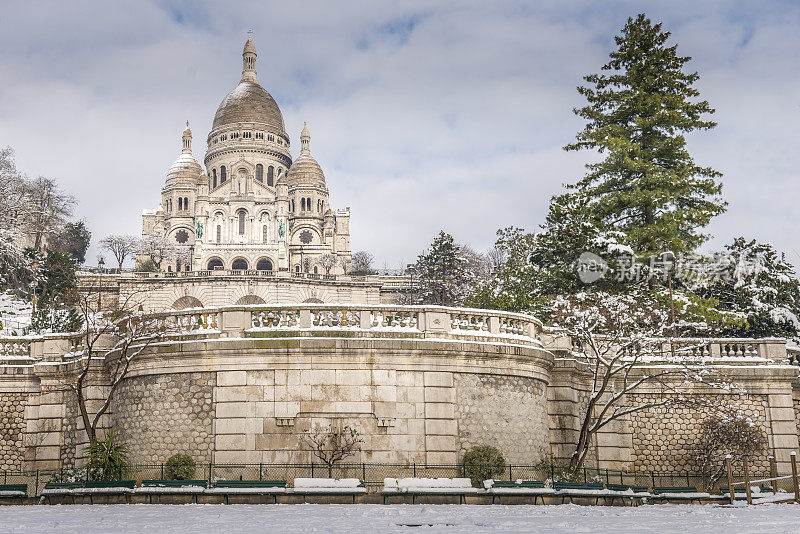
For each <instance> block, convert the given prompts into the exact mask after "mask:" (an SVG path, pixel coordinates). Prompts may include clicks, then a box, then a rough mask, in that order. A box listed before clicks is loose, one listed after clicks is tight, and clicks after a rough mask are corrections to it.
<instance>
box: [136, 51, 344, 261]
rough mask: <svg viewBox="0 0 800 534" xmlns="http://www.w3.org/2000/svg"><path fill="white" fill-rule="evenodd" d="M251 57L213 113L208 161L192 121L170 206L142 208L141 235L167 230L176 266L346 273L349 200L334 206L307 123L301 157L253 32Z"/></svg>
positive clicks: (164, 197)
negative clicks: (196, 147) (293, 150)
mask: <svg viewBox="0 0 800 534" xmlns="http://www.w3.org/2000/svg"><path fill="white" fill-rule="evenodd" d="M242 62H243V68H242V79H241V81H240V82H239V84H238V85H237V86H236V87H235V88H234V89H233V90H232V91H231V92H230V93H228V95H227V96H226V97H225V98H224V99H223V100H222V103H221V104H220V105H219V108H218V109H217V112H216V114H215V115H214V123H213V126H212V129H211V132H210V133H209V134H208V140H207V143H208V148H207V149H206V156H205V160H204V163H205V168H206V170H205V171H204V170H203V167H202V166H201V165H200V164H199V163H198V162H197V160H196V159H195V158H194V157H193V156H192V132H191V130H190V129H189V123H188V122H187V123H186V129H185V130H184V131H183V136H182V151H181V155H180V156H179V157H178V159H176V160H175V163H173V164H172V166H171V167H170V169H169V171H168V172H167V179H166V184H165V185H164V188H163V189H162V190H161V206H159V208H158V209H157V210H145V211H144V212H143V214H142V237H143V238H144V239H148V238H149V237H150V236H158V237H161V238H165V239H166V240H167V241H168V242H169V243H170V244H171V245H173V246H174V252H175V253H173V254H170V255H169V256H168V257H167V259H165V261H164V262H163V263H162V264H161V270H162V271H167V272H170V271H188V270H192V271H203V270H215V269H225V270H237V271H247V270H259V271H278V270H283V271H286V270H289V271H295V272H309V273H318V274H341V273H344V272H346V271H347V270H348V269H349V264H350V208H346V209H343V210H334V209H333V208H332V206H331V205H330V201H329V191H328V188H327V186H326V184H325V175H324V174H323V172H322V168H321V167H320V166H319V164H318V163H317V161H316V160H315V159H314V157H313V156H312V155H311V136H310V134H309V131H308V127H306V126H304V127H303V131H302V132H301V134H300V155H299V156H298V157H297V158H296V159H294V160H292V156H291V154H290V153H289V145H290V142H289V136H288V135H287V134H286V130H285V128H284V122H283V115H282V114H281V110H280V108H278V104H277V103H276V102H275V100H274V99H273V98H272V96H271V95H270V94H269V93H268V92H267V91H266V90H265V89H264V88H263V87H261V85H260V84H259V83H258V79H257V78H256V48H255V45H254V44H253V40H252V37H250V38H248V39H247V42H246V43H245V45H244V51H243V52H242ZM323 256H326V258H325V260H326V263H327V265H326V267H327V268H326V267H323V264H322V263H321V262H320V260H321V259H322V257H323ZM334 258H335V264H334V265H333V267H331V264H333V263H334ZM144 260H145V258H144V257H140V258H139V262H140V264H141V262H142V261H144Z"/></svg>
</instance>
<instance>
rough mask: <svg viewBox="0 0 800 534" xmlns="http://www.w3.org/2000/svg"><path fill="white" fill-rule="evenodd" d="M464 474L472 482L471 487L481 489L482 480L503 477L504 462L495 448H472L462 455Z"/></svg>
mask: <svg viewBox="0 0 800 534" xmlns="http://www.w3.org/2000/svg"><path fill="white" fill-rule="evenodd" d="M463 463H464V474H465V475H466V476H468V477H469V478H470V480H472V485H473V486H476V487H482V484H483V481H484V480H489V479H490V478H496V477H500V476H502V475H503V473H504V472H505V470H506V460H505V458H503V455H502V454H501V453H500V451H499V450H498V449H497V448H496V447H492V446H489V445H481V446H478V447H472V448H471V449H470V450H468V451H467V452H466V453H465V454H464V459H463Z"/></svg>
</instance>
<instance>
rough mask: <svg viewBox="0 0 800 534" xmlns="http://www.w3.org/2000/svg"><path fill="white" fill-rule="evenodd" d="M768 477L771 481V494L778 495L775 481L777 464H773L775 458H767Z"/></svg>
mask: <svg viewBox="0 0 800 534" xmlns="http://www.w3.org/2000/svg"><path fill="white" fill-rule="evenodd" d="M769 476H770V478H771V479H772V494H773V495H777V494H778V481H777V480H775V479H776V478H778V464H777V463H775V457H774V456H770V457H769Z"/></svg>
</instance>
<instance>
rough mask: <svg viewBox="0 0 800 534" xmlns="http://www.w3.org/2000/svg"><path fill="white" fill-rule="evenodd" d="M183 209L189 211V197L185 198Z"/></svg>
mask: <svg viewBox="0 0 800 534" xmlns="http://www.w3.org/2000/svg"><path fill="white" fill-rule="evenodd" d="M183 209H185V210H188V209H189V197H183Z"/></svg>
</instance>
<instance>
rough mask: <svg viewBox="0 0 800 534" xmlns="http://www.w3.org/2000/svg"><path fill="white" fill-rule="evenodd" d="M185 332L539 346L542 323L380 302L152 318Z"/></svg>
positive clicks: (485, 312)
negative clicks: (347, 333) (397, 335)
mask: <svg viewBox="0 0 800 534" xmlns="http://www.w3.org/2000/svg"><path fill="white" fill-rule="evenodd" d="M151 316H156V317H160V318H163V320H164V321H165V322H167V323H168V324H170V325H174V326H177V327H178V328H177V329H178V330H180V331H183V332H197V333H201V332H204V331H208V332H211V331H214V332H216V331H219V332H220V333H221V334H222V335H226V336H231V335H236V336H240V335H243V334H244V332H246V331H250V332H257V331H269V330H278V329H282V330H359V331H373V332H375V333H376V334H377V333H378V332H380V331H389V332H409V333H413V334H414V335H415V336H417V337H447V338H449V337H459V336H469V337H470V338H480V336H483V337H484V338H486V337H492V336H494V337H503V338H505V339H506V340H507V341H509V342H513V343H526V342H535V343H536V344H540V334H541V329H542V325H541V323H540V322H539V321H538V320H537V319H536V318H534V317H531V316H529V315H523V314H516V313H505V312H498V311H490V310H473V309H467V308H446V307H442V306H392V305H380V304H372V305H371V304H352V305H332V304H312V303H304V304H292V305H262V304H256V305H246V306H224V307H220V308H194V309H186V310H179V311H171V312H164V313H158V314H151Z"/></svg>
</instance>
